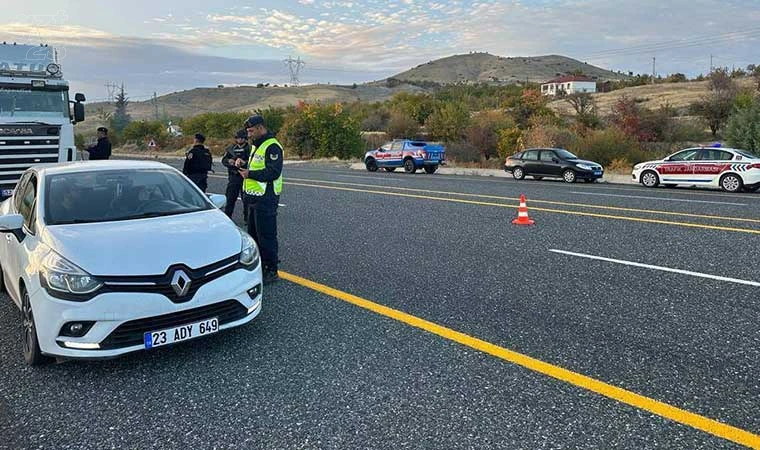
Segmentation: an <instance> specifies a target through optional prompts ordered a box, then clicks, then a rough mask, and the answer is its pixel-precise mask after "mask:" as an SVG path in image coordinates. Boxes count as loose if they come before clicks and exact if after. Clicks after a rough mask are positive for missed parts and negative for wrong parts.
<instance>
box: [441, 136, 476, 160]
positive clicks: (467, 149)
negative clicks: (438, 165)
mask: <svg viewBox="0 0 760 450" xmlns="http://www.w3.org/2000/svg"><path fill="white" fill-rule="evenodd" d="M446 159H448V160H450V161H454V162H458V163H473V162H479V161H480V152H479V151H478V149H477V148H475V147H474V146H473V145H472V144H470V143H469V142H465V141H461V142H454V143H450V144H447V145H446Z"/></svg>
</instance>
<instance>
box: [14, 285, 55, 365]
mask: <svg viewBox="0 0 760 450" xmlns="http://www.w3.org/2000/svg"><path fill="white" fill-rule="evenodd" d="M21 345H22V351H23V353H24V361H25V362H26V363H27V364H28V365H30V366H40V365H42V364H46V363H48V362H50V361H51V359H50V358H49V357H47V356H44V355H43V354H42V351H40V342H39V341H38V340H37V326H36V325H35V323H34V312H33V311H32V303H31V301H30V299H29V293H28V292H27V291H26V288H24V286H21Z"/></svg>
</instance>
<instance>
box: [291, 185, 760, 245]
mask: <svg viewBox="0 0 760 450" xmlns="http://www.w3.org/2000/svg"><path fill="white" fill-rule="evenodd" d="M288 184H290V185H291V186H303V187H311V188H319V189H330V190H336V191H348V192H363V193H368V194H378V195H390V196H394V197H406V198H416V199H423V200H437V201H442V202H452V203H465V204H469V205H480V206H495V207H498V208H512V209H515V208H517V205H505V204H503V203H492V202H481V201H475V200H463V199H459V198H444V197H431V196H428V195H417V194H402V193H400V192H384V191H374V190H367V189H355V188H347V187H338V186H325V185H319V184H306V183H294V182H292V181H291V182H290V183H288ZM531 210H533V211H541V212H548V213H555V214H568V215H573V216H584V217H595V218H600V219H614V220H627V221H631V222H642V223H656V224H660V225H673V226H679V227H687V228H701V229H705V230H718V231H732V232H736V233H748V234H760V230H755V229H751V228H735V227H723V226H717V225H705V224H701V223H692V222H672V221H669V220H660V219H646V218H643V217H629V216H615V215H612V214H599V213H589V212H583V211H565V210H561V209H549V208H536V207H532V208H531Z"/></svg>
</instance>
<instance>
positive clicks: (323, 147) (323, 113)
mask: <svg viewBox="0 0 760 450" xmlns="http://www.w3.org/2000/svg"><path fill="white" fill-rule="evenodd" d="M282 139H283V143H284V144H285V146H286V147H287V149H286V150H288V149H290V150H291V151H294V152H295V153H296V154H298V155H299V156H301V157H304V158H311V157H317V158H327V157H338V158H340V159H349V158H355V157H359V156H361V155H362V153H363V152H364V142H363V141H362V137H361V132H360V130H359V124H358V121H357V120H356V119H355V118H354V117H352V116H351V114H349V112H348V111H346V110H344V109H343V106H342V105H340V104H333V105H321V104H305V103H304V104H300V105H299V106H298V107H297V108H296V110H295V111H294V112H293V113H292V114H290V115H288V117H287V118H286V120H285V122H284V124H283V129H282Z"/></svg>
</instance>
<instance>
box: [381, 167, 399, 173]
mask: <svg viewBox="0 0 760 450" xmlns="http://www.w3.org/2000/svg"><path fill="white" fill-rule="evenodd" d="M383 169H385V171H386V172H395V171H396V168H395V167H383Z"/></svg>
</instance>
